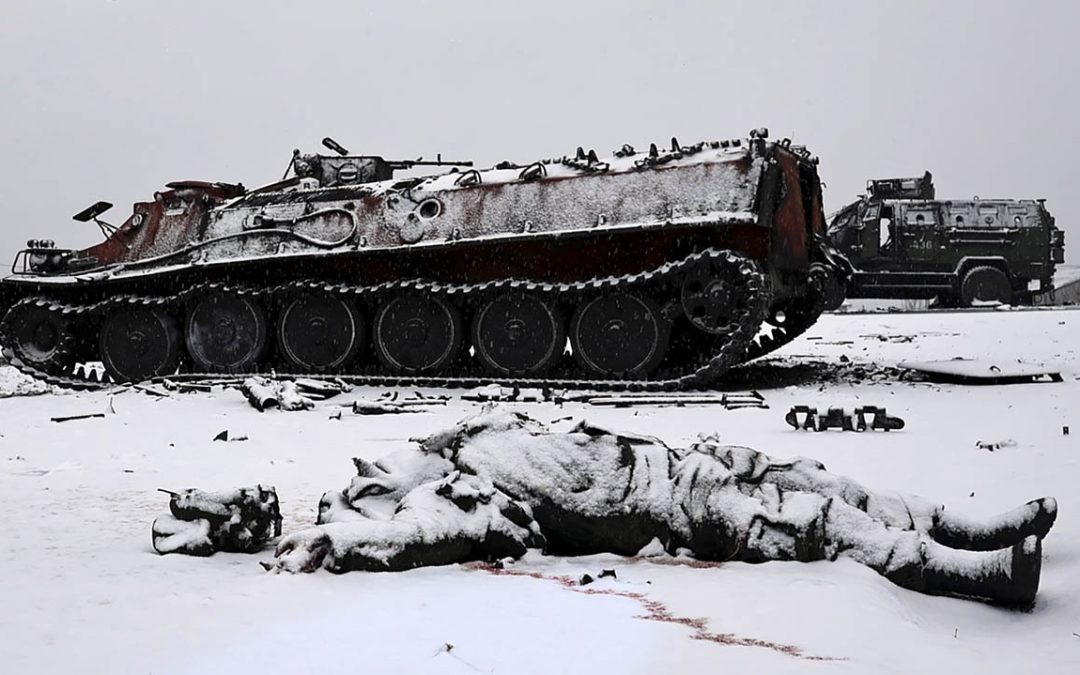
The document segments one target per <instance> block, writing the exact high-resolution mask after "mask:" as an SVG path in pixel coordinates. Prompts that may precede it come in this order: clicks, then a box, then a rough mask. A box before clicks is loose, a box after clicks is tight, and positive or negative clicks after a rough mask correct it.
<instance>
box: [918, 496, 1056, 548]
mask: <svg viewBox="0 0 1080 675" xmlns="http://www.w3.org/2000/svg"><path fill="white" fill-rule="evenodd" d="M1056 518H1057V501H1056V500H1054V498H1053V497H1043V498H1042V499H1036V500H1033V501H1030V502H1028V503H1027V504H1024V505H1023V506H1019V507H1017V508H1015V509H1013V510H1011V511H1006V512H1005V513H1002V514H1001V515H999V516H997V517H995V518H991V519H990V520H988V521H985V522H981V521H978V520H973V519H968V518H965V517H963V516H958V515H955V514H951V513H949V512H948V511H938V512H937V513H936V514H934V525H933V527H932V528H931V529H930V536H931V537H933V539H934V541H936V542H938V543H939V544H944V545H945V546H948V547H949V548H958V549H964V550H967V551H996V550H998V549H1002V548H1007V547H1009V546H1012V545H1013V544H1016V543H1017V542H1019V541H1022V540H1023V539H1024V538H1025V537H1028V536H1030V535H1035V536H1036V537H1038V538H1039V539H1042V538H1043V537H1045V536H1046V533H1047V532H1049V531H1050V527H1051V526H1053V524H1054V520H1055V519H1056Z"/></svg>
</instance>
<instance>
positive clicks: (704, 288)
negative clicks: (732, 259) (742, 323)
mask: <svg viewBox="0 0 1080 675" xmlns="http://www.w3.org/2000/svg"><path fill="white" fill-rule="evenodd" d="M739 273H740V270H739V269H738V268H737V267H735V266H733V265H730V264H724V263H723V262H721V261H712V262H711V263H710V262H704V263H702V264H700V265H697V266H696V267H694V268H693V269H692V270H690V271H689V272H688V273H687V275H686V277H685V278H684V279H683V284H682V289H681V294H680V300H681V302H682V308H683V312H685V313H686V318H688V319H689V320H690V323H691V324H693V326H694V327H695V328H697V329H699V330H703V331H705V332H706V333H710V334H712V335H724V334H726V333H730V332H731V331H733V330H735V329H736V328H737V327H738V323H737V316H738V314H739V309H740V307H741V306H742V305H743V304H745V303H744V302H743V300H744V298H743V286H742V283H741V281H742V279H741V278H740V276H739Z"/></svg>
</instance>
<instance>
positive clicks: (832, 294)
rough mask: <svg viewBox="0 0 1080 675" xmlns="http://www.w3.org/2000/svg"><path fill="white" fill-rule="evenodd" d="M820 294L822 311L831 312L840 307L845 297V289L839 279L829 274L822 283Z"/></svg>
mask: <svg viewBox="0 0 1080 675" xmlns="http://www.w3.org/2000/svg"><path fill="white" fill-rule="evenodd" d="M821 296H822V305H823V307H824V311H826V312H833V311H836V310H838V309H840V306H841V305H843V304H844V300H845V299H846V298H847V289H846V288H844V284H842V283H840V280H839V279H837V278H836V277H834V276H832V275H829V276H828V277H826V279H825V281H824V283H823V284H822V287H821Z"/></svg>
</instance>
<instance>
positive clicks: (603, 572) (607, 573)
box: [596, 569, 618, 579]
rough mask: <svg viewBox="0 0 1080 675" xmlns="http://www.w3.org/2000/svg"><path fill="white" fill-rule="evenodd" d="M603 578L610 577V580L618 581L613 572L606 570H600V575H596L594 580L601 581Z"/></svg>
mask: <svg viewBox="0 0 1080 675" xmlns="http://www.w3.org/2000/svg"><path fill="white" fill-rule="evenodd" d="M604 577H611V578H612V579H618V577H617V576H615V570H607V569H604V570H600V574H598V575H597V577H596V578H597V579H603V578H604Z"/></svg>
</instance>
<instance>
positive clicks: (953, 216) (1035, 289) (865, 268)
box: [828, 171, 1065, 308]
mask: <svg viewBox="0 0 1080 675" xmlns="http://www.w3.org/2000/svg"><path fill="white" fill-rule="evenodd" d="M828 237H829V240H830V242H831V244H832V245H833V246H834V247H836V248H837V249H839V250H840V252H842V253H843V254H845V255H846V256H847V258H848V260H849V261H850V262H851V264H852V266H853V270H852V274H851V276H850V278H849V281H848V292H847V295H848V297H851V298H916V299H933V298H936V299H937V302H938V303H939V304H940V305H942V306H963V307H971V306H973V305H978V304H981V303H993V302H997V303H1003V304H1031V302H1032V298H1033V296H1034V295H1035V294H1037V293H1039V292H1042V291H1047V290H1049V289H1051V288H1053V284H1052V278H1053V276H1054V268H1055V266H1056V265H1057V264H1058V263H1061V262H1064V259H1065V237H1064V233H1063V232H1062V231H1061V230H1059V229H1058V228H1057V227H1055V226H1054V217H1053V216H1051V215H1050V213H1049V212H1048V211H1047V210H1046V206H1045V204H1044V200H1042V199H1034V200H1032V199H1021V200H1015V199H979V198H977V197H976V198H974V199H967V200H939V199H937V198H936V196H935V190H934V183H933V177H932V176H931V174H930V172H929V171H927V172H926V173H925V174H923V175H922V176H920V177H914V178H885V179H879V180H870V181H868V182H867V190H866V195H865V196H863V197H862V198H861V199H859V201H857V202H854V203H853V204H849V205H848V206H846V207H844V208H843V209H841V210H840V211H838V212H837V213H836V214H835V215H834V216H833V217H832V219H831V221H830V225H829V229H828ZM832 297H833V298H836V297H839V296H837V295H834V296H832ZM841 302H842V300H841ZM830 304H831V306H832V307H833V308H835V307H836V306H838V305H839V304H840V302H836V301H835V300H834V301H833V302H832V303H830Z"/></svg>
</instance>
